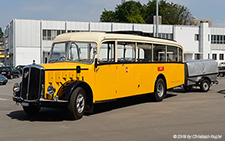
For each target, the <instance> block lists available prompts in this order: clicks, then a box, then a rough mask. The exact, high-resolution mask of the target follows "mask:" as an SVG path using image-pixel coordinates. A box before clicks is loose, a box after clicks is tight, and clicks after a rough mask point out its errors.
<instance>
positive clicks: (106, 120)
mask: <svg viewBox="0 0 225 141" xmlns="http://www.w3.org/2000/svg"><path fill="white" fill-rule="evenodd" d="M20 80H21V78H19V79H12V80H9V82H8V83H7V85H1V86H0V119H1V120H0V125H1V128H0V140H14V141H15V140H17V141H18V140H23V141H24V140H25V141H26V140H38V141H40V140H42V141H44V140H48V141H51V140H83V141H87V140H91V141H101V140H102V141H111V140H112V141H149V140H154V141H157V140H160V141H161V140H181V139H199V140H203V139H202V138H206V139H208V140H214V139H220V140H224V139H225V97H224V96H225V79H224V78H219V79H218V80H219V84H218V85H214V86H212V87H211V89H210V91H209V92H207V93H203V92H200V91H199V90H198V89H194V90H191V91H190V92H184V90H183V89H181V88H175V89H174V90H172V91H168V92H167V93H168V97H167V98H166V99H164V100H163V101H162V102H158V103H156V102H152V101H151V100H149V99H148V98H149V97H148V96H137V97H131V98H124V99H119V100H117V101H113V102H108V103H101V104H96V105H95V107H94V113H93V114H86V115H85V116H84V117H83V118H82V119H81V120H77V121H74V120H69V119H68V117H67V115H66V110H64V109H50V108H42V109H41V111H40V113H39V114H38V115H36V116H32V117H31V116H28V115H27V114H26V113H24V112H23V110H22V107H21V106H20V105H19V106H18V105H16V104H15V102H13V101H12V87H13V84H14V83H15V82H19V81H20ZM201 137H202V138H201Z"/></svg>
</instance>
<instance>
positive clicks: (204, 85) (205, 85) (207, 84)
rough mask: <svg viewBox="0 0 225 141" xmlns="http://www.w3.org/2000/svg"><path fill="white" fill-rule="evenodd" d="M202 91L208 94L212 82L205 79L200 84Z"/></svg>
mask: <svg viewBox="0 0 225 141" xmlns="http://www.w3.org/2000/svg"><path fill="white" fill-rule="evenodd" d="M200 88H201V91H203V92H208V91H209V88H210V82H209V80H208V79H204V80H203V81H202V82H201V84H200Z"/></svg>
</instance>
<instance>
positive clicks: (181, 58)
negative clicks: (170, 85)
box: [178, 48, 183, 62]
mask: <svg viewBox="0 0 225 141" xmlns="http://www.w3.org/2000/svg"><path fill="white" fill-rule="evenodd" d="M182 54H183V52H182V49H181V48H179V56H178V57H179V60H178V61H179V62H183V57H182Z"/></svg>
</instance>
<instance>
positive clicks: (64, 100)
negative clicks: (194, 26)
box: [13, 32, 185, 119]
mask: <svg viewBox="0 0 225 141" xmlns="http://www.w3.org/2000/svg"><path fill="white" fill-rule="evenodd" d="M128 33H129V34H126V32H114V33H113V32H109V33H107V32H76V33H66V34H62V35H59V36H57V37H56V38H55V39H54V42H53V45H52V48H51V53H50V56H49V59H48V63H47V64H35V63H34V64H32V65H28V66H26V67H25V68H24V69H23V74H22V82H21V83H16V84H15V85H14V88H13V90H14V95H13V100H14V101H16V102H18V103H21V105H22V106H23V109H24V111H25V112H26V113H28V114H35V113H37V112H38V111H39V110H40V108H41V107H57V106H58V107H62V106H65V107H67V108H68V111H69V112H68V113H69V115H70V116H71V117H72V118H73V119H80V118H81V117H82V116H83V114H84V112H85V111H91V109H92V107H93V104H94V103H97V102H104V101H108V100H115V99H118V98H124V97H129V96H136V95H142V94H150V95H152V96H153V98H154V100H155V101H162V100H163V98H164V97H165V96H166V91H167V90H168V89H171V88H173V87H176V86H179V85H182V84H184V81H185V69H184V68H185V65H184V63H183V50H182V46H181V45H180V44H179V43H177V42H175V41H172V40H166V39H159V38H153V37H147V36H143V35H145V34H143V33H142V32H134V33H135V34H131V33H132V32H128Z"/></svg>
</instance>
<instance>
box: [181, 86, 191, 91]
mask: <svg viewBox="0 0 225 141" xmlns="http://www.w3.org/2000/svg"><path fill="white" fill-rule="evenodd" d="M183 88H184V90H185V91H190V90H191V89H192V86H186V85H183Z"/></svg>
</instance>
